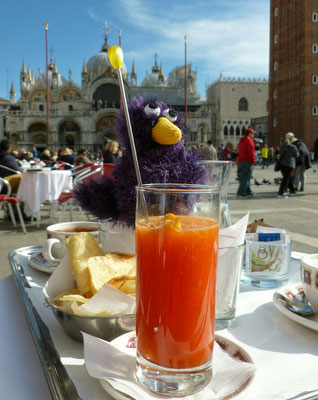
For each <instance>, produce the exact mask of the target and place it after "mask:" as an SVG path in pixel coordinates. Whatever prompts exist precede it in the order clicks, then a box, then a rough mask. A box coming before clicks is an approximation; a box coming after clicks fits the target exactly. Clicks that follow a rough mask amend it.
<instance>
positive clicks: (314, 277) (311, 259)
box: [301, 254, 318, 313]
mask: <svg viewBox="0 0 318 400" xmlns="http://www.w3.org/2000/svg"><path fill="white" fill-rule="evenodd" d="M301 281H302V283H303V285H304V292H305V294H306V297H307V298H308V300H309V302H310V304H311V306H312V308H313V310H314V312H315V313H318V254H309V255H306V256H304V257H303V258H302V259H301Z"/></svg>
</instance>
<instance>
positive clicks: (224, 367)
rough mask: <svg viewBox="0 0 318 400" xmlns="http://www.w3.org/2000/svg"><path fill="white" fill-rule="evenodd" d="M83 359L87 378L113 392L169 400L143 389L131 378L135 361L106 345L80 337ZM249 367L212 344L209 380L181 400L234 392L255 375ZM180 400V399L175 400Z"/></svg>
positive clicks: (96, 339)
mask: <svg viewBox="0 0 318 400" xmlns="http://www.w3.org/2000/svg"><path fill="white" fill-rule="evenodd" d="M83 337H84V358H85V364H86V368H87V371H88V373H89V375H91V376H92V377H93V378H96V379H104V380H105V381H106V382H108V383H109V384H110V385H111V386H112V387H113V388H114V389H116V390H119V391H121V392H123V393H125V394H127V395H128V396H131V397H132V398H133V399H136V400H140V399H143V400H153V399H170V400H173V399H175V400H177V398H175V397H166V396H160V395H156V394H154V393H152V392H150V391H148V390H147V389H145V388H144V387H143V386H142V385H141V384H140V383H139V382H137V380H136V377H135V367H136V357H135V356H132V355H129V354H127V353H125V352H123V351H121V350H119V349H118V348H116V347H115V346H114V345H112V344H111V343H109V342H106V341H105V340H102V339H99V338H96V337H94V336H91V335H88V334H87V333H83ZM255 369H256V368H255V366H254V364H251V363H246V362H241V361H239V360H237V359H234V358H233V357H231V356H229V355H228V354H227V353H225V352H224V351H223V350H222V349H221V348H220V346H219V345H218V344H217V343H215V345H214V351H213V378H212V380H211V382H210V383H209V385H208V386H207V387H205V388H204V389H203V390H201V391H200V392H198V393H196V394H194V395H191V396H186V397H183V399H186V400H207V399H209V400H213V399H215V400H217V399H220V398H221V397H223V396H224V395H226V394H229V393H232V392H233V391H235V390H237V389H238V388H239V387H240V386H241V385H242V384H243V383H244V382H245V381H246V380H247V379H248V378H249V377H251V376H252V375H253V374H254V372H255ZM178 399H180V398H178Z"/></svg>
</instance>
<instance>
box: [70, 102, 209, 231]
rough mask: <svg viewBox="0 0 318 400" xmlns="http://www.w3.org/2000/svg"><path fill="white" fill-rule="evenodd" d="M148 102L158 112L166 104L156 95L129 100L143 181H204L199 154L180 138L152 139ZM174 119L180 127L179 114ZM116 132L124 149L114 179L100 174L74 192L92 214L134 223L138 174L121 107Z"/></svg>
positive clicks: (162, 109)
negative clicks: (169, 140)
mask: <svg viewBox="0 0 318 400" xmlns="http://www.w3.org/2000/svg"><path fill="white" fill-rule="evenodd" d="M150 102H153V103H157V105H158V106H159V107H160V110H161V114H162V112H163V111H164V110H165V109H167V108H168V106H166V105H165V104H164V103H162V102H157V101H156V100H155V99H142V98H134V99H133V100H132V102H131V103H130V104H129V114H130V119H131V125H132V130H133V134H134V140H135V145H136V151H137V156H138V161H139V166H140V173H141V178H142V182H143V183H144V184H145V183H204V182H205V171H204V168H202V167H201V166H200V165H198V164H196V161H197V160H199V159H200V156H199V154H198V153H197V152H192V151H191V150H188V149H187V148H185V146H184V143H183V142H184V141H183V139H181V140H180V141H179V142H178V143H176V144H175V145H160V144H158V143H156V142H155V141H154V140H153V138H152V134H151V130H152V127H153V126H154V124H155V123H156V120H157V118H158V117H155V118H154V117H149V116H147V115H146V114H145V112H144V108H145V106H146V105H147V104H148V103H150ZM161 114H160V116H161ZM160 116H159V117H160ZM174 123H175V124H176V125H177V126H179V128H180V129H181V130H182V128H183V127H182V124H181V117H180V116H177V120H176V121H175V122H174ZM116 133H117V136H118V139H119V142H120V145H121V146H122V148H123V149H124V151H123V154H122V157H120V158H119V159H118V160H117V162H116V166H115V168H114V170H113V175H114V179H111V178H106V177H100V178H98V179H96V180H91V181H89V182H85V183H81V184H80V185H79V186H78V187H77V188H76V189H75V190H74V195H75V198H76V200H77V201H78V203H79V204H80V206H81V207H82V208H83V209H84V210H85V211H87V212H89V213H91V214H93V215H94V216H95V217H97V218H99V219H101V220H104V221H109V222H114V223H116V224H120V225H124V226H127V227H134V225H135V207H136V193H135V187H136V185H137V178H136V173H135V168H134V163H133V158H132V153H131V150H130V142H129V137H128V132H127V126H126V120H125V117H124V112H123V110H121V111H120V113H119V119H118V121H117V123H116Z"/></svg>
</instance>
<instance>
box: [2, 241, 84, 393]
mask: <svg viewBox="0 0 318 400" xmlns="http://www.w3.org/2000/svg"><path fill="white" fill-rule="evenodd" d="M39 251H41V247H35V246H30V247H23V248H20V249H17V250H14V251H12V252H11V253H9V255H8V257H9V261H10V266H11V270H12V275H13V278H14V281H15V283H16V286H17V290H18V293H19V297H20V299H21V302H22V305H23V308H24V311H25V314H26V317H27V321H28V324H29V327H30V330H31V333H32V337H33V340H34V343H35V347H36V349H37V352H38V355H39V357H40V361H41V364H42V367H43V371H44V374H45V377H46V380H47V383H48V386H49V389H50V391H51V394H52V398H53V399H54V400H55V399H56V400H60V399H66V400H77V399H78V400H80V396H79V394H78V392H77V390H76V387H75V385H74V383H73V382H72V380H71V379H70V377H69V375H68V373H67V371H66V369H65V367H64V365H63V364H62V362H61V360H60V356H59V354H58V352H57V350H56V348H55V346H54V343H53V341H52V338H51V334H50V331H49V329H48V327H47V326H46V324H45V323H44V322H43V320H42V319H41V317H40V315H39V313H38V311H37V310H36V308H35V306H34V304H33V303H32V301H31V299H30V296H29V294H28V291H29V290H32V286H31V285H30V282H29V280H28V278H27V276H26V274H25V268H27V267H28V259H29V258H30V257H31V256H32V255H34V254H35V253H37V252H39ZM34 273H35V274H37V275H39V277H38V278H39V280H43V282H44V283H45V281H46V279H47V278H48V275H46V274H44V273H41V272H37V271H34ZM41 275H42V277H41ZM50 312H51V311H50Z"/></svg>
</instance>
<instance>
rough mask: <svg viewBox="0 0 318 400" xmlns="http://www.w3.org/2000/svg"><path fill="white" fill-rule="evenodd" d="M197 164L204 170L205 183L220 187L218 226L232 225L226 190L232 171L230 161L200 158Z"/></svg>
mask: <svg viewBox="0 0 318 400" xmlns="http://www.w3.org/2000/svg"><path fill="white" fill-rule="evenodd" d="M198 164H200V165H202V166H203V167H204V168H205V170H206V182H204V183H205V184H207V185H213V186H217V187H218V188H220V219H219V224H220V228H226V227H228V226H230V225H232V220H231V213H230V207H229V204H228V201H227V191H228V188H229V183H230V175H231V171H232V164H233V163H232V161H223V160H200V161H198Z"/></svg>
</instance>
